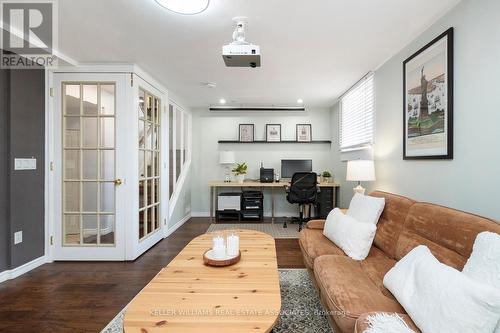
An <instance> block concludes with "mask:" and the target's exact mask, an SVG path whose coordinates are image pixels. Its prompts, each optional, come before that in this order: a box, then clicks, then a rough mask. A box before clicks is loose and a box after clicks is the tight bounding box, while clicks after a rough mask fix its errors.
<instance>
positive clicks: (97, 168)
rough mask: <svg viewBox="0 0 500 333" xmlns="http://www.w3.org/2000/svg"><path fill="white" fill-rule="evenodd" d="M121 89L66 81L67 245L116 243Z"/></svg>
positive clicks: (64, 227)
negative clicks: (117, 132) (118, 91)
mask: <svg viewBox="0 0 500 333" xmlns="http://www.w3.org/2000/svg"><path fill="white" fill-rule="evenodd" d="M115 90H116V87H115V84H114V83H88V82H85V83H83V82H82V83H74V82H72V83H63V84H62V92H63V96H62V97H63V101H62V118H63V121H62V123H63V143H62V150H63V152H62V153H63V157H62V164H63V175H62V185H63V189H62V199H63V205H62V209H63V219H62V224H63V225H62V230H63V232H62V236H63V239H62V246H90V247H106V246H113V245H115V229H116V227H115V114H116V110H115V104H116V93H115Z"/></svg>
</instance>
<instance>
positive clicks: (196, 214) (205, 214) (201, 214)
mask: <svg viewBox="0 0 500 333" xmlns="http://www.w3.org/2000/svg"><path fill="white" fill-rule="evenodd" d="M292 216H298V215H297V213H291V212H281V213H279V212H278V213H275V217H288V218H290V217H292ZM191 217H210V213H209V212H192V213H191ZM264 217H271V212H269V213H268V212H265V213H264Z"/></svg>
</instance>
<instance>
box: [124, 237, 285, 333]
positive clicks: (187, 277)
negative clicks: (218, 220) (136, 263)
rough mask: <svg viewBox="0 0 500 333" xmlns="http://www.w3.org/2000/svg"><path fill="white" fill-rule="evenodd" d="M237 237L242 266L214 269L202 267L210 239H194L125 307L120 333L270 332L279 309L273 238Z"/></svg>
mask: <svg viewBox="0 0 500 333" xmlns="http://www.w3.org/2000/svg"><path fill="white" fill-rule="evenodd" d="M239 235H240V250H241V261H240V262H239V263H237V264H235V265H233V266H229V267H218V268H215V267H209V266H205V265H204V264H203V258H202V255H203V253H204V252H205V251H206V250H207V249H209V248H210V247H211V245H212V235H211V234H204V235H201V236H199V237H197V238H195V239H193V240H192V241H191V242H190V243H189V244H188V245H187V246H186V247H185V248H184V249H183V250H182V251H181V252H180V253H179V254H178V255H177V257H175V258H174V260H172V261H171V262H170V264H168V266H167V267H165V268H164V269H162V270H161V271H160V272H159V273H158V275H156V277H155V278H154V279H153V280H151V282H149V284H148V285H147V286H146V287H145V288H144V289H143V290H142V291H141V292H140V293H139V294H137V296H136V297H135V298H134V299H133V300H132V302H131V303H130V304H129V306H128V308H127V311H126V313H125V316H124V330H125V333H131V332H134V333H135V332H142V333H143V332H148V333H158V332H181V333H194V332H203V333H220V332H234V333H243V332H270V331H271V330H272V328H273V326H274V324H275V323H276V321H277V320H278V317H279V312H280V309H281V294H280V285H279V275H278V264H277V261H276V250H275V243H274V239H273V238H272V237H271V236H269V235H267V234H265V233H262V232H258V231H252V230H239Z"/></svg>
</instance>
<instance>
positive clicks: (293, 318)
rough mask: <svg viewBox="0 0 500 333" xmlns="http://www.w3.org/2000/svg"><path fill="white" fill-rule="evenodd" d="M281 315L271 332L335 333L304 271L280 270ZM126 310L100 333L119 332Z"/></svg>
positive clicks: (120, 331)
mask: <svg viewBox="0 0 500 333" xmlns="http://www.w3.org/2000/svg"><path fill="white" fill-rule="evenodd" d="M279 274H280V287H281V313H280V318H279V321H278V323H277V324H276V326H275V327H274V329H273V333H332V332H333V333H334V331H332V329H331V328H330V326H329V324H328V319H327V317H326V316H327V314H326V310H325V309H324V308H323V306H322V305H321V302H320V300H319V297H318V294H317V293H316V289H315V288H314V285H313V282H312V281H311V279H310V277H309V273H308V272H307V270H306V269H280V270H279ZM124 312H125V309H123V310H122V311H120V313H118V315H116V317H115V318H114V319H113V320H112V321H111V322H110V323H109V324H108V326H106V328H104V329H103V330H102V331H101V333H122V332H123V314H124Z"/></svg>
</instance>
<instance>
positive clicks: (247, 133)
mask: <svg viewBox="0 0 500 333" xmlns="http://www.w3.org/2000/svg"><path fill="white" fill-rule="evenodd" d="M254 135H255V126H254V124H240V127H239V135H238V137H239V141H240V142H253V141H254Z"/></svg>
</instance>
